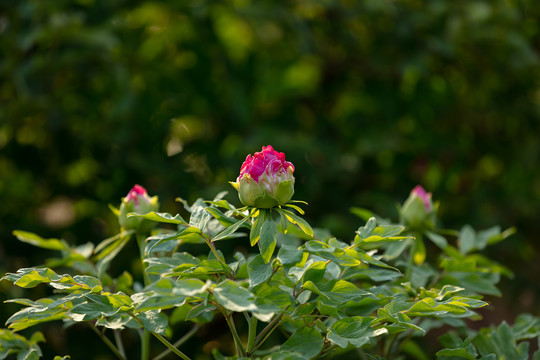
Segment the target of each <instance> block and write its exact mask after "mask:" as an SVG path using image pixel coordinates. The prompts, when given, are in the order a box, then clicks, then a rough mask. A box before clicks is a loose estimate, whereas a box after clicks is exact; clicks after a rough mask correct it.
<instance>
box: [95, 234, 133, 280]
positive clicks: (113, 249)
mask: <svg viewBox="0 0 540 360" xmlns="http://www.w3.org/2000/svg"><path fill="white" fill-rule="evenodd" d="M130 239H131V235H128V236H124V237H120V238H118V239H116V240H115V241H114V242H112V243H111V244H110V245H108V246H107V247H106V248H105V249H103V250H102V251H101V252H100V253H99V254H98V255H97V256H96V259H97V260H98V262H97V264H96V268H97V273H98V277H100V278H101V277H102V276H103V274H104V273H105V271H106V270H107V267H108V266H109V263H110V262H111V261H112V260H113V259H114V258H115V257H116V255H118V254H119V253H120V251H122V249H123V248H124V246H126V244H127V243H128V242H129V240H130Z"/></svg>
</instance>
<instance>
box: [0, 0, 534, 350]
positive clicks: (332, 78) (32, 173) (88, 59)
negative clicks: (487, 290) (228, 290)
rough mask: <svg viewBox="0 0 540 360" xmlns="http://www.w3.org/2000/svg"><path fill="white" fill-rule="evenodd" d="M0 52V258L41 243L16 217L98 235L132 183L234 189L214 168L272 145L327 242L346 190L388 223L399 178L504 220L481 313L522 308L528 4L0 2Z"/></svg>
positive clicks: (525, 293) (400, 196)
mask: <svg viewBox="0 0 540 360" xmlns="http://www.w3.org/2000/svg"><path fill="white" fill-rule="evenodd" d="M0 51H1V53H0V54H1V55H0V199H1V206H0V272H1V273H3V272H5V271H15V270H16V269H17V268H19V267H24V266H32V265H36V264H39V263H42V262H43V259H44V258H46V257H49V256H52V254H50V253H47V252H44V251H39V250H36V249H34V248H32V247H31V246H29V245H26V244H21V243H18V241H17V240H16V239H15V238H14V236H13V235H12V234H11V232H12V231H13V230H15V229H24V230H28V231H33V232H36V233H38V234H40V235H42V236H44V237H62V238H64V239H66V240H67V241H68V242H70V243H71V244H83V243H86V242H88V241H91V242H94V243H98V242H99V241H100V240H102V239H104V238H106V237H108V236H110V235H113V234H115V233H116V232H117V231H118V227H117V225H116V223H115V218H114V216H113V215H112V213H110V211H109V209H108V204H113V205H115V206H117V205H118V204H119V202H120V198H121V197H122V196H125V195H126V194H127V192H128V190H129V189H130V188H131V187H132V185H133V184H135V183H138V184H141V185H143V186H145V187H146V188H147V189H148V191H149V193H150V194H151V195H158V196H159V197H160V202H161V203H162V205H163V206H162V208H163V210H164V211H168V212H172V213H176V212H179V211H181V209H180V205H179V204H178V203H175V202H174V199H175V198H176V197H177V196H179V197H182V198H185V199H188V200H189V201H193V200H195V198H197V197H199V196H202V197H205V198H212V197H213V196H214V195H215V194H217V193H218V192H219V191H222V190H228V191H230V194H229V200H231V201H233V202H235V203H238V204H239V202H238V200H237V199H236V194H235V191H234V189H232V187H230V185H229V184H228V183H227V181H234V180H235V179H236V177H237V176H238V172H239V169H240V166H241V164H242V162H243V160H244V158H245V156H246V155H247V154H248V153H253V152H255V151H259V150H260V149H261V147H262V146H263V145H268V144H272V145H273V146H274V147H275V149H276V150H278V151H282V152H285V153H286V155H287V160H289V161H291V162H293V163H294V165H295V166H296V171H295V175H296V195H295V198H296V199H301V200H305V201H308V202H309V206H308V207H307V209H306V210H307V214H306V216H307V218H308V220H309V221H310V222H311V224H312V225H314V226H317V227H327V228H329V229H331V231H332V232H333V233H334V234H335V235H336V236H338V237H339V238H341V239H343V240H349V239H351V238H352V236H353V233H354V231H355V230H356V229H357V228H358V226H360V225H362V221H361V220H360V219H359V218H357V217H355V216H353V215H351V214H350V211H349V209H350V208H351V207H352V206H359V207H364V208H369V209H371V210H373V211H375V212H376V213H378V214H380V215H383V216H387V217H392V218H394V219H397V211H396V204H398V203H402V202H403V201H404V200H405V198H406V197H407V196H408V193H409V191H410V190H411V189H412V188H413V187H414V186H415V185H417V184H422V185H423V186H424V187H425V188H426V189H428V191H431V192H432V193H433V198H434V199H435V200H438V201H440V203H441V205H440V218H441V219H442V220H441V221H442V223H443V224H444V225H445V226H447V227H454V228H456V227H457V228H459V227H461V226H462V225H463V224H465V223H469V224H471V225H473V227H475V228H477V229H482V228H487V227H490V226H493V225H497V224H500V225H501V226H502V227H503V228H506V227H510V226H516V227H517V231H518V232H517V234H516V235H514V236H512V237H511V238H510V239H508V240H506V241H505V242H503V243H501V244H498V245H496V246H495V247H494V248H492V249H490V250H488V255H489V256H492V257H493V258H494V259H496V260H497V261H499V262H501V263H502V264H504V265H506V266H508V267H510V268H511V269H512V270H513V271H514V272H515V275H516V276H515V278H514V279H512V280H510V279H506V280H503V282H502V285H503V293H504V294H505V296H504V297H503V298H502V299H490V301H491V302H492V303H493V304H494V305H493V306H492V309H490V310H489V312H487V313H486V314H487V315H486V319H485V320H484V321H485V322H486V323H491V322H497V321H499V320H501V319H506V320H508V321H510V322H512V321H513V319H514V317H515V314H516V313H517V312H523V311H529V312H533V313H534V314H535V315H540V313H539V310H538V309H539V307H540V283H539V282H538V274H539V273H540V261H538V260H537V259H538V256H539V255H540V243H538V239H537V236H538V235H537V234H539V233H540V221H539V218H538V216H539V215H538V214H539V213H540V166H539V164H540V120H539V119H540V66H539V51H540V7H539V6H537V5H535V2H534V1H533V0H521V1H518V0H515V1H512V0H507V1H503V0H492V1H482V0H467V1H461V0H457V1H443V0H430V1H419V0H408V1H407V0H403V1H401V0H397V1H381V0H358V1H355V0H341V1H337V0H335V1H324V0H292V1H287V2H277V1H269V0H258V1H252V0H251V1H250V0H236V1H220V2H208V1H204V0H197V1H160V2H158V1H156V2H150V1H134V0H132V1H127V0H69V1H68V0H55V1H40V0H27V1H10V0H0ZM0 287H1V289H0V290H1V292H2V294H1V295H0V300H2V301H3V300H5V298H6V297H7V296H21V294H20V293H17V291H16V290H14V289H13V288H11V287H9V286H8V284H7V283H5V282H3V283H1V284H0ZM17 308H18V307H11V305H9V306H8V305H4V304H3V305H2V309H3V310H0V321H1V322H4V321H5V320H6V319H7V316H8V314H9V312H13V310H15V309H17ZM51 331H59V330H58V328H57V329H56V330H51ZM91 336H93V335H91ZM96 338H97V337H96ZM57 342H58V344H54V343H52V344H49V345H48V346H51V347H52V348H53V350H57V349H63V348H64V349H65V348H66V347H67V348H69V346H68V345H66V344H65V342H66V340H58V341H57ZM100 346H101V345H100ZM99 349H101V347H99ZM70 351H72V349H70ZM96 351H98V350H96ZM103 352H104V353H107V350H106V349H103ZM72 353H73V352H72ZM96 356H97V355H96ZM96 358H98V357H96ZM103 358H105V357H103Z"/></svg>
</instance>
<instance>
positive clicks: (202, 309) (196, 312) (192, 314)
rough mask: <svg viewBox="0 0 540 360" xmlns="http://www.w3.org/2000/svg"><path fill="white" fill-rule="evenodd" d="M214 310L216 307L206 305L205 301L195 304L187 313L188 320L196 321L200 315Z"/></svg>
mask: <svg viewBox="0 0 540 360" xmlns="http://www.w3.org/2000/svg"><path fill="white" fill-rule="evenodd" d="M214 310H216V307H215V306H214V305H211V304H208V305H206V304H204V303H201V304H198V305H196V306H194V307H193V308H192V309H191V310H190V311H189V313H188V314H187V315H186V321H188V320H191V321H195V320H196V319H197V318H198V317H199V316H202V315H204V314H205V313H211V312H212V311H214Z"/></svg>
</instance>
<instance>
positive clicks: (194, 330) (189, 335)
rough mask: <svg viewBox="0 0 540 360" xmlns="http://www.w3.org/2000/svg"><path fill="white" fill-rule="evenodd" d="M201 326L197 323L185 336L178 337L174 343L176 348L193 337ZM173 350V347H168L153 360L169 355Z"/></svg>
mask: <svg viewBox="0 0 540 360" xmlns="http://www.w3.org/2000/svg"><path fill="white" fill-rule="evenodd" d="M200 327H201V326H200V325H199V324H195V326H193V327H192V328H191V330H189V331H188V332H187V333H185V334H184V336H182V337H181V338H180V339H178V340H177V341H176V342H175V343H174V344H173V346H174V347H175V348H178V347H179V346H180V345H182V344H183V343H185V342H186V341H187V340H188V339H189V338H190V337H192V336H193V335H194V334H195V333H196V332H197V331H199V328H200ZM170 352H171V349H169V348H167V350H165V351H163V352H162V353H161V354H159V355H158V356H156V357H155V358H154V359H153V360H160V359H162V358H164V357H165V356H167V355H168V354H169V353H170Z"/></svg>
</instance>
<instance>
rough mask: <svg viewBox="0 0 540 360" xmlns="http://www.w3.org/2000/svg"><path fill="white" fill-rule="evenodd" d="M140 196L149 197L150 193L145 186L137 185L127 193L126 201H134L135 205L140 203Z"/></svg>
mask: <svg viewBox="0 0 540 360" xmlns="http://www.w3.org/2000/svg"><path fill="white" fill-rule="evenodd" d="M139 197H144V198H148V193H147V192H146V189H145V188H143V187H142V186H141V185H135V186H133V188H132V189H131V190H130V191H129V193H128V194H127V196H126V201H127V202H130V201H134V202H135V205H138V204H139Z"/></svg>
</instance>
